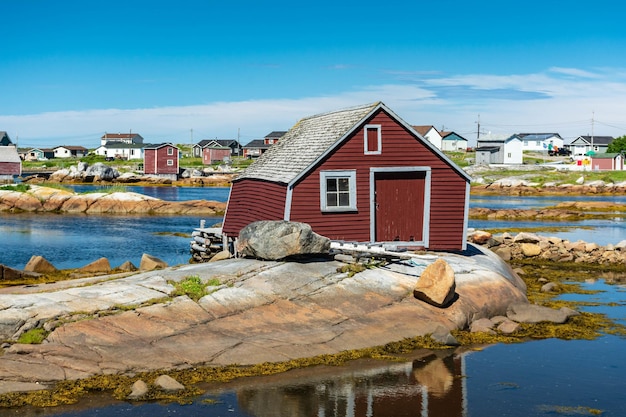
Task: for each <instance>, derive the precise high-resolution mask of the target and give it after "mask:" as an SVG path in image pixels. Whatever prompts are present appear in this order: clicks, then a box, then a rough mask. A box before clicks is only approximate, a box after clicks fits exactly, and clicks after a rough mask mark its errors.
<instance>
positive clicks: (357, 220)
mask: <svg viewBox="0 0 626 417" xmlns="http://www.w3.org/2000/svg"><path fill="white" fill-rule="evenodd" d="M469 179H470V178H469V176H468V175H467V174H466V173H465V172H464V171H463V170H461V169H460V168H458V167H457V166H456V165H455V164H454V163H453V162H452V161H450V160H449V159H448V158H447V157H446V156H445V155H444V154H443V153H442V152H441V151H439V150H438V149H437V148H435V147H434V146H433V145H432V144H431V143H430V142H428V141H427V140H425V139H424V138H423V137H421V136H420V135H419V134H418V133H417V132H416V131H415V130H413V128H412V127H411V126H410V125H408V124H407V123H406V122H404V121H403V120H401V119H400V118H399V117H398V116H396V115H395V114H394V113H393V112H392V111H391V110H390V109H389V108H387V107H386V106H385V105H384V104H382V103H374V104H369V105H365V106H360V107H354V108H350V109H344V110H340V111H336V112H330V113H324V114H320V115H316V116H311V117H308V118H305V119H302V120H300V121H299V122H298V123H296V124H295V125H294V126H293V127H292V128H291V130H290V131H289V132H287V133H286V134H285V136H284V137H283V138H281V139H280V141H278V142H277V143H275V144H273V145H272V146H271V147H270V148H269V149H268V150H267V152H266V153H264V154H263V155H262V156H261V157H260V158H259V159H258V160H257V161H255V163H254V164H252V165H251V166H250V167H249V168H248V169H247V170H246V171H244V172H243V173H242V174H241V175H240V176H239V177H237V178H236V179H235V180H234V181H233V186H232V189H231V193H230V199H229V202H228V209H227V212H226V216H225V219H224V226H223V232H224V233H225V234H226V235H227V236H229V237H236V236H237V235H238V234H239V231H240V230H241V229H242V228H243V227H245V226H246V225H247V224H249V223H251V222H254V221H257V220H290V221H298V222H304V223H308V224H310V225H311V227H312V228H313V230H314V231H315V232H317V233H319V234H321V235H323V236H326V237H328V238H330V239H334V240H345V241H356V242H392V241H393V242H394V243H395V244H398V245H403V244H405V245H406V246H414V247H423V248H429V249H434V250H437V249H438V250H458V249H464V248H465V246H466V239H465V235H466V228H467V216H468V200H469V197H468V195H469Z"/></svg>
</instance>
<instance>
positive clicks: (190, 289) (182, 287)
mask: <svg viewBox="0 0 626 417" xmlns="http://www.w3.org/2000/svg"><path fill="white" fill-rule="evenodd" d="M170 284H171V285H173V286H174V288H175V291H174V293H173V294H172V295H174V296H180V295H186V296H188V297H189V298H191V299H192V300H194V301H198V300H199V299H201V298H202V297H204V296H205V295H207V294H210V292H209V291H208V290H207V287H216V286H218V285H220V281H219V280H218V279H217V278H212V279H210V280H209V281H207V282H206V283H204V282H202V279H201V278H200V277H199V276H197V275H192V276H189V277H186V278H185V279H184V280H182V281H180V282H173V281H170Z"/></svg>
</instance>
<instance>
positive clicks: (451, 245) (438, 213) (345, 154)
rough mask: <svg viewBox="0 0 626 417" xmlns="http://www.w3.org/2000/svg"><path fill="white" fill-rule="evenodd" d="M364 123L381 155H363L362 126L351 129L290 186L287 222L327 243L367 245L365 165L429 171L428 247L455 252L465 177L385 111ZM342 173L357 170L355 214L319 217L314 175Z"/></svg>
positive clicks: (461, 229)
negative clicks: (375, 129)
mask: <svg viewBox="0 0 626 417" xmlns="http://www.w3.org/2000/svg"><path fill="white" fill-rule="evenodd" d="M366 123H367V124H380V125H381V126H382V149H381V151H382V152H381V153H380V154H372V155H369V154H368V155H365V154H364V143H363V140H364V131H363V128H360V129H358V130H356V131H355V132H354V133H353V134H352V136H351V137H350V138H349V139H348V140H347V141H346V142H344V143H343V144H342V145H341V146H340V147H338V148H336V149H335V152H333V153H332V154H331V155H329V156H328V157H327V158H326V159H325V160H324V161H322V162H321V163H320V165H319V166H318V167H316V168H315V170H314V171H312V172H311V173H309V174H308V175H306V176H305V177H303V178H302V179H301V180H300V182H299V183H298V184H296V186H295V188H294V190H293V195H292V205H291V216H290V220H292V221H301V222H306V223H309V224H310V225H311V226H312V227H313V230H315V231H316V232H317V233H319V234H321V235H324V236H327V237H329V238H331V239H339V240H349V241H360V242H367V241H370V240H371V237H370V201H369V199H370V191H369V180H370V167H377V168H382V167H412V166H420V167H430V168H431V196H430V203H431V206H430V233H429V248H430V249H435V250H436V249H461V248H462V246H463V242H464V240H465V236H463V232H464V213H465V191H466V181H465V179H464V178H463V177H462V176H461V175H460V174H459V173H457V172H455V171H454V170H453V169H452V168H451V167H450V166H449V165H448V164H446V163H445V162H444V160H443V159H442V158H441V157H439V156H438V155H437V154H435V153H433V152H432V151H431V150H430V148H428V147H426V146H425V145H423V144H422V143H421V142H420V141H419V140H417V139H416V138H415V137H413V136H412V135H411V134H410V133H409V132H408V131H407V130H406V129H405V128H404V127H403V126H401V125H399V124H398V123H396V122H395V120H394V119H392V118H390V117H389V116H388V115H387V114H386V113H385V112H383V111H379V112H378V113H377V114H375V115H374V116H373V117H372V118H371V119H370V120H367V121H366ZM364 124H365V123H364ZM346 169H356V171H357V178H356V182H357V196H356V198H357V211H356V212H347V213H322V212H321V210H320V201H319V200H320V191H319V184H320V180H319V172H320V171H322V170H346ZM406 210H411V207H407V208H406Z"/></svg>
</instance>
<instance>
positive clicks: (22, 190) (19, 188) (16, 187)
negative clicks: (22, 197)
mask: <svg viewBox="0 0 626 417" xmlns="http://www.w3.org/2000/svg"><path fill="white" fill-rule="evenodd" d="M0 190H3V191H17V192H19V193H25V192H26V191H28V190H30V185H28V184H15V185H3V186H1V187H0Z"/></svg>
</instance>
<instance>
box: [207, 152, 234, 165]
mask: <svg viewBox="0 0 626 417" xmlns="http://www.w3.org/2000/svg"><path fill="white" fill-rule="evenodd" d="M228 157H230V148H228V149H222V148H204V149H203V150H202V163H203V164H206V165H210V164H212V163H213V162H222V161H223V160H224V158H228Z"/></svg>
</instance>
